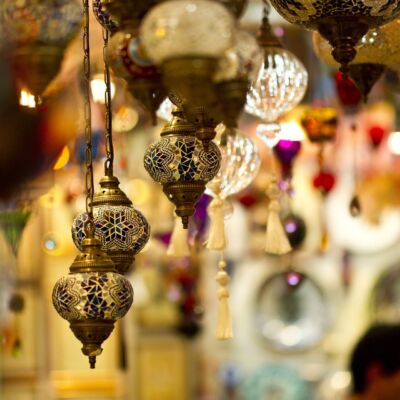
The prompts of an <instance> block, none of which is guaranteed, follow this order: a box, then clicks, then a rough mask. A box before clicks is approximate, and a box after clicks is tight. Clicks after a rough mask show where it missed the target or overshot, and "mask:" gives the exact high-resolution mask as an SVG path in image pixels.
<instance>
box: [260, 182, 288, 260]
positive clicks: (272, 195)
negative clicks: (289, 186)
mask: <svg viewBox="0 0 400 400" xmlns="http://www.w3.org/2000/svg"><path fill="white" fill-rule="evenodd" d="M267 195H268V197H269V205H268V222H267V235H266V243H265V251H266V252H267V253H270V254H277V255H282V254H286V253H289V252H290V251H291V250H292V248H291V246H290V243H289V240H288V238H287V235H286V232H285V229H284V228H283V225H282V222H281V220H280V217H279V212H280V210H281V207H280V204H279V187H278V184H277V182H276V179H274V180H273V181H272V182H271V183H270V184H269V185H268V188H267Z"/></svg>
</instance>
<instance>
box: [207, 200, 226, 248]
mask: <svg viewBox="0 0 400 400" xmlns="http://www.w3.org/2000/svg"><path fill="white" fill-rule="evenodd" d="M207 211H208V215H209V217H210V230H209V233H208V240H207V246H206V247H207V249H209V250H224V249H225V248H226V245H227V240H226V235H225V220H224V201H223V200H222V199H221V198H220V197H219V196H217V197H215V198H214V199H213V200H212V201H211V203H210V204H209V205H208V210H207Z"/></svg>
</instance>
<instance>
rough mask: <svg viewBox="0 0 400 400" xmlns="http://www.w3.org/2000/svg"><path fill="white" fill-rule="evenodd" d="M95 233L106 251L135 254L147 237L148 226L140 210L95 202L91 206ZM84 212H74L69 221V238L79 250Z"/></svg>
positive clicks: (80, 248) (84, 235) (82, 235)
mask: <svg viewBox="0 0 400 400" xmlns="http://www.w3.org/2000/svg"><path fill="white" fill-rule="evenodd" d="M93 216H94V223H95V225H96V231H95V236H96V237H97V238H98V239H99V240H100V242H101V246H102V247H101V248H102V250H103V251H105V252H106V253H107V254H109V255H110V254H112V253H113V252H121V251H126V252H131V253H133V254H137V253H139V252H140V250H142V249H143V247H144V246H145V245H146V243H147V242H148V240H149V237H150V226H149V223H148V222H147V220H146V218H145V217H144V216H143V214H142V213H141V212H139V211H138V210H136V209H135V208H133V207H129V206H97V207H94V209H93ZM87 219H88V216H87V214H86V213H83V214H80V215H78V216H77V217H76V218H75V220H74V222H73V224H72V239H73V241H74V243H75V245H76V247H77V248H78V249H79V250H82V241H83V239H85V237H86V234H85V229H84V224H85V222H86V221H87Z"/></svg>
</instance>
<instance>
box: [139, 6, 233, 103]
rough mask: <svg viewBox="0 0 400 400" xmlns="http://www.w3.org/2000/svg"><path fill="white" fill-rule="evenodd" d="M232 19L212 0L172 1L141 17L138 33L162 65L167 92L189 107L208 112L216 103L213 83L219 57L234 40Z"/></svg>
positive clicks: (154, 8)
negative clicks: (200, 108) (176, 96)
mask: <svg viewBox="0 0 400 400" xmlns="http://www.w3.org/2000/svg"><path fill="white" fill-rule="evenodd" d="M233 32H234V19H233V17H232V15H231V14H230V13H229V11H228V10H227V9H226V8H225V7H224V6H222V5H221V4H219V3H218V2H215V1H210V0H190V1H189V0H170V1H165V2H162V3H161V4H159V5H157V6H156V7H153V8H152V9H151V10H150V11H149V12H148V13H147V15H146V16H145V17H144V19H143V22H142V24H141V27H140V36H141V39H142V43H143V46H144V49H145V51H146V53H147V54H148V56H149V57H150V59H151V60H153V61H154V63H155V64H157V65H158V66H160V67H161V70H162V74H163V79H164V84H165V85H166V87H167V89H168V91H170V92H172V93H174V94H176V95H178V96H179V98H180V99H182V101H183V102H184V103H185V104H187V105H188V107H190V108H193V109H195V108H197V107H204V108H205V109H206V110H208V111H210V110H212V108H213V107H214V106H215V104H216V103H217V97H216V95H217V94H216V90H215V86H214V82H213V78H214V75H215V72H216V70H217V68H218V60H219V58H220V56H221V54H223V53H224V52H225V51H226V50H227V49H228V48H229V47H230V46H231V45H232V42H233Z"/></svg>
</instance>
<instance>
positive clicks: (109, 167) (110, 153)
mask: <svg viewBox="0 0 400 400" xmlns="http://www.w3.org/2000/svg"><path fill="white" fill-rule="evenodd" d="M109 35H110V34H109V32H108V30H107V29H103V61H104V84H105V87H106V90H105V93H104V100H105V106H106V161H105V163H104V170H105V174H106V175H107V176H113V173H114V145H113V138H112V103H111V80H110V67H109V66H108V61H107V47H108V39H109Z"/></svg>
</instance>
